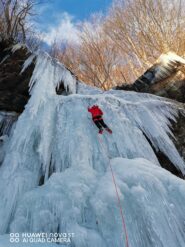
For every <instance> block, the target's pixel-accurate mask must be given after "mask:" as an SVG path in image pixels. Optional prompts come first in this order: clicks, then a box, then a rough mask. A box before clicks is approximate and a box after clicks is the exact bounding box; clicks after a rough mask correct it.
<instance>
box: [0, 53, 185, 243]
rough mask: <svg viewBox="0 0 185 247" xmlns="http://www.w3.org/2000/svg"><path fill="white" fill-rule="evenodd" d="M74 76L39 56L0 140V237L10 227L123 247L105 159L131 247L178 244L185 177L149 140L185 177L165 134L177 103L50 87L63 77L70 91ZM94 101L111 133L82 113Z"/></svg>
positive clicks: (131, 94)
mask: <svg viewBox="0 0 185 247" xmlns="http://www.w3.org/2000/svg"><path fill="white" fill-rule="evenodd" d="M27 63H28V64H29V61H27ZM25 66H26V65H25ZM61 70H62V72H61ZM73 79H74V78H72V77H71V75H70V74H69V71H67V70H66V69H65V68H64V67H62V65H60V64H58V62H56V61H53V60H51V58H50V57H48V56H47V55H46V54H40V55H39V56H38V57H37V60H36V66H35V70H34V72H33V75H32V78H31V82H30V87H31V88H30V90H31V98H30V100H29V102H28V104H27V105H26V108H25V110H24V112H23V113H22V114H21V115H20V117H19V118H18V121H17V122H16V124H15V126H14V128H13V129H12V131H11V133H10V136H9V138H8V139H6V140H5V141H4V144H3V150H4V156H3V162H2V166H1V168H0V198H1V200H0V233H1V234H2V237H1V239H0V242H1V240H2V242H3V241H7V236H4V235H3V234H5V233H9V232H15V233H16V232H19V233H22V232H46V233H52V232H53V233H54V232H66V233H69V232H70V233H74V234H75V237H74V238H73V239H72V243H71V244H70V245H69V246H71V247H72V246H73V247H87V246H89V247H94V246H96V247H109V246H110V247H112V246H114V247H121V246H123V241H124V237H125V236H124V234H123V232H122V226H121V217H120V213H119V209H118V207H117V201H116V196H115V195H116V194H115V189H114V184H113V182H112V177H111V173H110V164H112V168H113V171H114V173H115V178H116V181H117V184H118V191H119V194H120V198H121V203H122V206H123V209H124V215H125V219H126V225H127V230H128V235H129V242H130V247H135V246H142V247H166V246H168V247H174V246H176V247H184V246H185V232H184V222H185V218H184V214H183V212H184V209H185V208H184V205H185V193H184V192H185V191H184V188H185V186H184V185H185V182H184V181H183V180H180V179H179V178H176V177H175V176H173V175H172V174H171V173H169V172H167V171H166V170H164V169H162V168H161V167H160V164H159V161H158V160H157V157H156V155H155V153H154V151H153V148H152V147H151V143H152V145H153V147H154V148H155V149H156V150H161V151H162V152H163V153H164V154H165V155H166V156H168V158H169V159H170V160H171V162H172V163H173V164H174V166H176V168H177V169H179V170H180V171H181V172H182V173H183V174H185V164H184V161H183V160H182V158H181V157H180V156H179V154H178V152H177V150H176V148H175V146H174V144H173V142H172V140H171V139H170V137H169V136H173V134H172V133H171V130H170V126H171V123H170V120H175V117H176V116H177V113H178V111H177V109H176V106H175V105H174V103H171V102H169V101H166V100H165V99H162V98H160V97H157V96H151V95H149V94H138V93H134V92H123V91H115V90H110V91H108V92H103V91H101V90H99V89H96V88H92V87H89V86H85V85H83V84H82V83H79V88H78V94H71V95H68V96H61V95H60V96H59V95H57V94H56V87H57V85H58V84H59V83H60V81H61V80H63V82H64V85H66V87H69V89H70V90H71V91H70V92H71V93H72V92H74V91H75V90H74V89H75V81H73ZM73 90H74V91H73ZM93 104H98V105H99V106H100V107H101V108H102V110H103V111H104V120H105V122H106V123H107V124H108V125H109V127H110V128H111V129H112V130H113V134H112V135H110V134H109V133H107V132H106V133H104V135H103V136H99V135H98V130H97V128H96V126H95V125H94V124H93V122H92V119H91V116H90V115H89V113H88V111H87V108H88V106H91V105H93ZM148 140H150V142H149V141H148ZM110 162H111V163H110ZM21 246H23V245H21ZM26 246H27V245H26ZM42 246H43V245H42ZM61 246H62V245H61ZM0 247H1V246H0ZM3 247H4V246H3Z"/></svg>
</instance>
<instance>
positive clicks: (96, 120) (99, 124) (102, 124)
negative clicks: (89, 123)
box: [93, 116, 108, 129]
mask: <svg viewBox="0 0 185 247" xmlns="http://www.w3.org/2000/svg"><path fill="white" fill-rule="evenodd" d="M93 121H94V123H95V124H96V126H97V127H98V128H99V129H102V128H105V129H107V128H108V126H107V125H106V124H105V122H104V121H103V119H102V117H101V116H97V117H96V118H94V119H93Z"/></svg>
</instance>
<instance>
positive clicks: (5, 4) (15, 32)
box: [0, 0, 40, 42]
mask: <svg viewBox="0 0 185 247" xmlns="http://www.w3.org/2000/svg"><path fill="white" fill-rule="evenodd" d="M39 3H40V1H38V0H22V1H20V0H0V28H1V39H4V40H11V41H18V40H19V41H22V42H25V41H26V36H27V34H28V33H29V30H30V26H29V24H28V22H27V20H28V18H29V17H31V16H33V15H35V13H34V7H35V5H37V4H39Z"/></svg>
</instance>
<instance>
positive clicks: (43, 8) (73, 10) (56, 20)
mask: <svg viewBox="0 0 185 247" xmlns="http://www.w3.org/2000/svg"><path fill="white" fill-rule="evenodd" d="M111 3H112V0H48V1H46V3H44V4H41V5H39V6H38V7H37V13H38V16H37V22H36V23H37V24H36V25H37V28H38V29H39V31H40V32H41V33H42V36H43V39H44V41H45V42H46V43H47V44H48V45H51V44H52V43H53V41H54V40H55V39H58V40H61V41H68V42H72V43H78V42H79V38H78V32H79V29H78V24H79V23H80V22H82V21H87V20H88V19H89V17H90V16H91V15H92V14H94V13H96V12H101V13H103V14H104V13H106V11H107V10H108V8H109V6H110V5H111Z"/></svg>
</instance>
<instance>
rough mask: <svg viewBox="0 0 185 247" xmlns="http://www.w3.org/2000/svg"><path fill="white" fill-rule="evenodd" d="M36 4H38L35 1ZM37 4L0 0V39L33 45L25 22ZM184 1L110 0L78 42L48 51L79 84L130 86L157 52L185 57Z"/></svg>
mask: <svg viewBox="0 0 185 247" xmlns="http://www.w3.org/2000/svg"><path fill="white" fill-rule="evenodd" d="M39 2H40V1H39ZM39 2H38V0H24V1H20V0H0V38H1V39H10V40H16V41H17V40H18V41H22V42H25V41H27V42H32V43H33V44H36V42H35V34H33V35H32V32H33V30H32V29H31V28H30V25H29V22H28V21H27V20H28V19H29V17H30V16H33V15H34V11H33V10H34V6H35V4H38V3H39ZM184 5H185V0H173V1H171V0H114V1H113V4H112V6H111V7H110V9H109V11H108V12H107V14H106V15H105V16H100V15H99V14H97V15H95V16H93V17H92V18H91V20H90V21H89V22H85V23H82V25H81V26H80V32H79V35H80V40H81V42H80V43H79V44H75V45H74V44H65V47H64V44H60V41H57V42H54V44H53V46H52V47H51V51H50V53H51V54H52V55H53V56H55V57H57V58H59V60H60V61H61V62H63V63H64V64H65V65H66V66H67V67H68V68H69V69H71V70H72V71H73V72H74V73H75V74H76V75H77V76H78V78H79V79H80V80H82V81H84V82H86V83H89V84H91V85H95V86H98V87H101V88H103V89H105V90H106V89H109V88H111V87H112V86H115V85H119V84H123V83H124V82H127V83H129V82H133V81H134V80H135V79H136V78H138V77H139V76H140V75H141V74H142V73H143V72H144V71H145V70H146V69H147V68H149V67H150V66H151V65H152V64H153V63H154V61H155V60H156V58H158V57H159V55H160V54H161V53H164V52H168V51H174V52H175V53H177V54H178V55H180V56H184V55H185V54H184V53H185V11H184V9H185V6H184Z"/></svg>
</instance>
